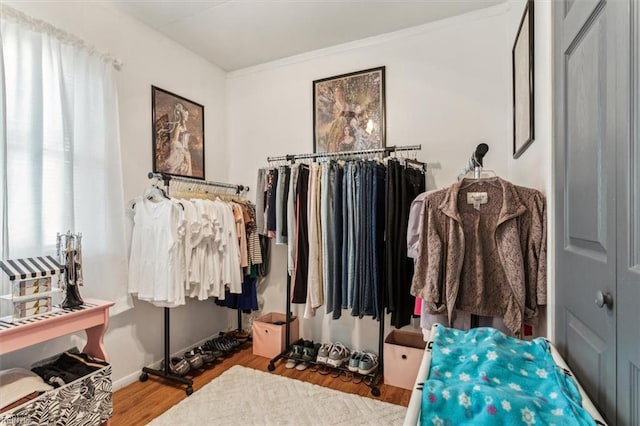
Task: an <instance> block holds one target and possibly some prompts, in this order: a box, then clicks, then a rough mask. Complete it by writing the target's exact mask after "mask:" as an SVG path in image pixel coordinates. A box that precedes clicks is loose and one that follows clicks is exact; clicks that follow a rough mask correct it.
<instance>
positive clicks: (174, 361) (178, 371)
mask: <svg viewBox="0 0 640 426" xmlns="http://www.w3.org/2000/svg"><path fill="white" fill-rule="evenodd" d="M189 370H191V366H190V365H189V363H188V362H187V360H186V359H184V358H177V357H173V358H171V359H170V360H169V371H171V373H173V374H175V375H177V376H184V375H185V374H187V373H188V372H189Z"/></svg>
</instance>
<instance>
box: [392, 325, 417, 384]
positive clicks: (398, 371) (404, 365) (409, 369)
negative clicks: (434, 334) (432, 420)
mask: <svg viewBox="0 0 640 426" xmlns="http://www.w3.org/2000/svg"><path fill="white" fill-rule="evenodd" d="M426 345H427V342H425V341H424V338H423V337H422V333H411V332H408V331H402V330H392V331H391V333H389V335H388V336H387V338H386V339H385V340H384V384H385V385H391V386H396V387H399V388H403V389H412V388H413V385H414V384H415V381H416V377H417V375H418V370H419V369H420V362H422V357H423V356H424V348H425V347H426Z"/></svg>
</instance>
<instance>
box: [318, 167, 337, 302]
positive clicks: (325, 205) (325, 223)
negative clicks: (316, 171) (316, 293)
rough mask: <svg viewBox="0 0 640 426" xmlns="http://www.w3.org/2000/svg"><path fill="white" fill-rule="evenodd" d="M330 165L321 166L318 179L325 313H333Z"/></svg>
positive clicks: (332, 185) (332, 230) (333, 241)
mask: <svg viewBox="0 0 640 426" xmlns="http://www.w3.org/2000/svg"><path fill="white" fill-rule="evenodd" d="M331 166H332V165H331V164H330V163H323V164H322V174H321V177H320V191H321V196H320V222H321V229H322V235H321V238H322V277H323V281H324V302H325V308H326V313H331V312H332V311H333V291H334V281H333V262H332V259H331V256H332V255H333V253H334V251H335V239H334V232H335V230H334V226H333V208H334V207H333V187H334V184H335V182H334V181H333V180H332V177H333V178H335V176H332V175H333V173H332V167H331Z"/></svg>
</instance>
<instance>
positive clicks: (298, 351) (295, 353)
mask: <svg viewBox="0 0 640 426" xmlns="http://www.w3.org/2000/svg"><path fill="white" fill-rule="evenodd" d="M303 349H304V348H303V347H302V345H293V348H292V349H291V354H290V355H289V356H290V357H291V358H295V359H302V352H303Z"/></svg>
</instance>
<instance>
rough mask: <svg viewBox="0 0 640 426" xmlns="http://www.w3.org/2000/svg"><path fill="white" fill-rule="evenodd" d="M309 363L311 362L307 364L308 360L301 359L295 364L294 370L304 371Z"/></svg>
mask: <svg viewBox="0 0 640 426" xmlns="http://www.w3.org/2000/svg"><path fill="white" fill-rule="evenodd" d="M309 365H311V364H309V363H308V362H305V361H302V362H301V363H300V364H298V365H296V370H298V371H304V370H306V369H307V368H309Z"/></svg>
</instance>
